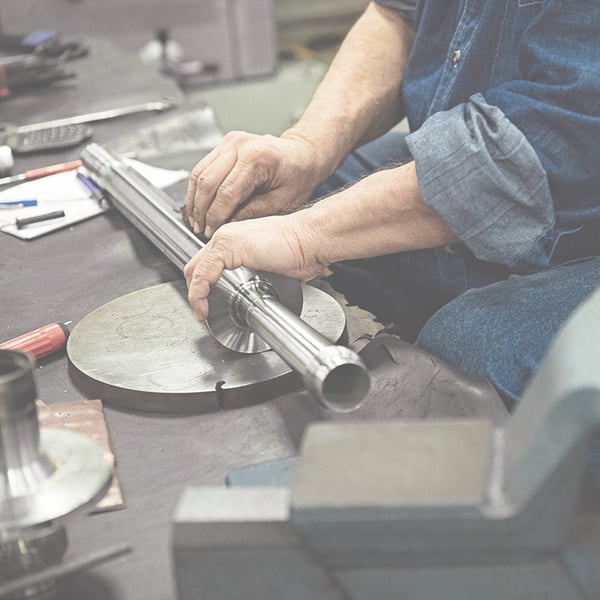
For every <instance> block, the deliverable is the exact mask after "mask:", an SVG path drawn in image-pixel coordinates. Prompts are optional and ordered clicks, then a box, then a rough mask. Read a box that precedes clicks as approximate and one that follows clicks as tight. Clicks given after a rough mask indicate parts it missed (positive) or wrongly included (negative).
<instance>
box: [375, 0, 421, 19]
mask: <svg viewBox="0 0 600 600" xmlns="http://www.w3.org/2000/svg"><path fill="white" fill-rule="evenodd" d="M375 4H379V5H380V6H385V7H386V8H391V9H393V10H397V11H398V12H399V13H400V14H401V15H402V18H403V19H404V20H405V21H408V22H409V23H414V22H415V7H416V4H417V2H416V0H414V1H413V2H411V1H410V0H375Z"/></svg>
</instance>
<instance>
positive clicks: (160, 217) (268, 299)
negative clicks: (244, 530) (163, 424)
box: [81, 144, 369, 412]
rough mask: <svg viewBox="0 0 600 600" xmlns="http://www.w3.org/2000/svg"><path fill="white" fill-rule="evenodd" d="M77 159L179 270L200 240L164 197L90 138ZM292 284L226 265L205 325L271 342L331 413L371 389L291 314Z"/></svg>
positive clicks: (264, 345)
mask: <svg viewBox="0 0 600 600" xmlns="http://www.w3.org/2000/svg"><path fill="white" fill-rule="evenodd" d="M81 158H82V161H83V164H84V166H85V168H86V169H87V171H88V173H89V175H90V177H91V178H92V179H93V181H94V182H95V183H96V184H97V185H98V186H99V187H100V188H101V189H102V190H103V191H104V192H105V193H107V194H108V195H109V196H110V202H111V204H112V205H113V206H114V207H115V208H116V209H117V210H118V211H119V212H120V213H122V214H123V215H124V216H125V217H126V218H127V219H128V220H129V221H130V222H131V223H132V224H133V225H134V226H135V227H136V228H137V229H139V230H140V231H141V232H142V233H143V234H144V235H145V236H146V237H147V238H148V239H149V240H150V241H151V242H152V243H153V244H154V245H155V246H156V247H157V248H158V249H159V250H160V251H161V252H163V254H165V256H167V257H168V258H169V259H170V260H171V261H172V262H173V263H174V264H175V265H176V266H178V267H179V268H180V269H182V268H183V267H184V265H185V264H186V263H187V262H188V261H189V260H190V259H191V258H192V256H194V254H196V252H197V251H198V250H199V249H200V248H202V247H203V246H204V244H203V242H202V241H201V240H199V239H198V238H197V237H196V236H195V235H194V234H193V233H192V232H191V231H190V230H189V229H188V228H187V227H186V226H185V225H184V224H183V223H182V222H181V220H180V219H179V218H176V217H175V215H174V214H173V211H172V210H171V209H170V208H169V205H170V203H171V201H170V198H169V197H168V196H167V195H166V194H165V193H164V192H162V191H161V190H159V189H157V188H156V187H155V186H153V185H152V184H151V183H150V182H149V181H148V180H147V179H146V178H145V177H143V176H142V175H140V174H139V173H138V172H137V171H136V170H135V169H134V168H132V167H131V166H129V165H128V164H127V163H126V162H124V161H123V160H122V159H121V158H120V157H118V156H116V155H115V154H114V153H113V152H111V151H110V150H109V149H108V148H106V147H104V146H101V145H100V144H90V145H88V146H87V147H86V148H85V149H84V151H83V153H82V156H81ZM290 283H291V284H293V285H290ZM290 288H293V289H298V291H300V284H299V282H296V281H295V280H289V279H288V278H281V277H280V276H276V275H274V274H269V275H267V276H263V275H262V274H261V275H259V274H257V273H255V272H253V271H251V270H249V269H246V268H244V267H240V268H238V269H233V270H225V271H224V273H223V275H222V277H221V279H220V280H219V281H218V282H217V283H216V284H215V285H214V286H213V289H212V290H211V293H210V295H209V298H208V300H209V318H208V321H207V325H208V327H209V329H210V330H211V332H212V333H213V335H214V336H215V337H216V339H217V340H218V341H220V342H221V343H222V344H223V345H225V346H226V347H228V348H230V349H233V350H236V351H241V352H256V351H262V350H266V349H268V348H269V347H270V348H272V349H273V350H274V351H275V352H276V353H277V354H278V355H279V356H280V357H281V358H282V359H283V360H284V361H285V362H286V363H287V364H288V365H289V366H290V367H291V368H293V369H294V370H296V371H297V372H299V373H300V374H301V375H302V378H303V380H304V384H305V386H306V388H307V389H308V390H309V391H310V392H311V393H313V394H314V395H315V396H316V398H317V399H318V400H319V401H320V402H321V403H322V404H323V405H325V406H326V407H327V408H329V409H331V410H334V411H336V412H348V411H351V410H354V409H355V408H357V407H358V406H359V405H360V403H361V402H362V400H363V399H364V397H365V396H366V394H367V392H368V389H369V375H368V372H367V370H366V368H365V366H364V364H363V363H362V361H361V359H360V357H359V356H358V355H357V354H356V353H355V352H353V351H352V350H350V349H349V348H346V347H344V346H338V345H334V344H332V343H331V342H329V341H328V340H326V339H325V338H324V337H323V336H322V335H321V334H319V333H318V332H316V331H315V330H314V329H312V328H311V327H309V326H308V325H306V324H305V323H304V322H303V321H302V320H301V319H300V318H299V317H298V316H297V315H296V314H295V312H294V307H293V306H292V305H293V304H294V293H293V292H290ZM297 308H298V309H299V308H300V306H298V307H297Z"/></svg>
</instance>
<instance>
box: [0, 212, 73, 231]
mask: <svg viewBox="0 0 600 600" xmlns="http://www.w3.org/2000/svg"><path fill="white" fill-rule="evenodd" d="M64 216H65V211H64V210H53V211H52V212H47V213H42V214H39V215H32V216H31V217H21V218H19V219H15V220H14V221H9V222H8V223H3V224H2V225H0V229H4V228H5V227H9V226H10V225H14V226H15V227H16V228H17V229H23V227H27V225H33V224H34V223H42V222H43V221H50V220H51V219H60V218H61V217H64Z"/></svg>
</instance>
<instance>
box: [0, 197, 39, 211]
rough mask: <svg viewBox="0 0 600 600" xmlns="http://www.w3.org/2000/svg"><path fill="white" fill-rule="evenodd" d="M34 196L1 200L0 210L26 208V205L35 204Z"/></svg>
mask: <svg viewBox="0 0 600 600" xmlns="http://www.w3.org/2000/svg"><path fill="white" fill-rule="evenodd" d="M37 203H38V202H37V199H36V198H23V199H22V200H2V201H1V202H0V210H15V208H27V207H28V206H37Z"/></svg>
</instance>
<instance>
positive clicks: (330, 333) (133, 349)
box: [67, 280, 346, 413]
mask: <svg viewBox="0 0 600 600" xmlns="http://www.w3.org/2000/svg"><path fill="white" fill-rule="evenodd" d="M302 288H303V295H304V302H303V308H302V313H301V315H300V317H301V319H303V320H304V321H305V322H306V323H308V324H309V325H311V326H312V327H313V328H314V329H316V330H317V331H319V332H320V333H321V334H322V335H324V336H325V337H326V338H327V339H329V340H330V341H332V342H334V343H335V342H337V341H339V340H340V338H341V337H342V335H343V333H344V331H345V323H346V318H345V314H344V311H343V309H342V307H341V306H340V305H339V304H338V302H336V300H334V299H333V298H332V297H331V296H329V295H328V294H327V293H325V292H323V291H321V290H318V289H315V288H313V287H311V286H308V285H303V286H302ZM67 353H68V357H69V372H70V375H71V377H72V379H73V381H74V382H75V383H76V385H78V386H79V387H80V388H81V389H82V390H83V391H84V392H85V393H86V394H88V395H89V396H93V397H99V398H102V399H103V400H105V401H107V402H110V403H112V404H114V405H116V406H118V407H120V408H124V409H128V410H136V411H151V412H160V413H203V412H211V411H216V410H219V409H222V408H235V407H241V406H248V405H252V404H258V403H260V402H264V401H266V400H270V399H272V398H275V397H278V396H280V395H282V394H286V393H288V392H290V391H293V390H295V389H299V388H300V387H301V385H302V383H301V381H300V378H299V376H298V375H297V374H296V373H295V372H293V371H292V370H291V369H290V367H288V365H287V364H285V363H284V362H283V360H282V359H281V358H280V357H279V356H278V355H277V354H276V353H275V352H273V351H271V350H269V351H266V352H260V353H257V354H240V353H237V352H233V351H232V350H229V349H227V348H225V347H224V346H222V345H221V344H219V343H218V342H217V341H216V340H215V339H214V338H213V336H212V335H211V334H210V332H209V331H208V328H207V327H206V326H205V325H204V324H201V323H198V322H197V321H196V320H195V319H194V316H193V313H192V311H191V309H190V307H189V305H188V302H187V290H186V287H185V282H184V281H183V280H182V281H177V282H171V283H164V284H160V285H157V286H153V287H150V288H146V289H142V290H138V291H136V292H133V293H130V294H127V295H125V296H121V297H119V298H116V299H115V300H112V301H110V302H108V303H107V304H105V305H103V306H101V307H100V308H98V309H96V310H95V311H93V312H92V313H90V314H89V315H88V316H87V317H85V318H84V319H82V320H81V321H80V322H79V323H78V324H77V325H76V327H75V328H74V329H73V331H72V333H71V335H70V337H69V340H68V344H67Z"/></svg>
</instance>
